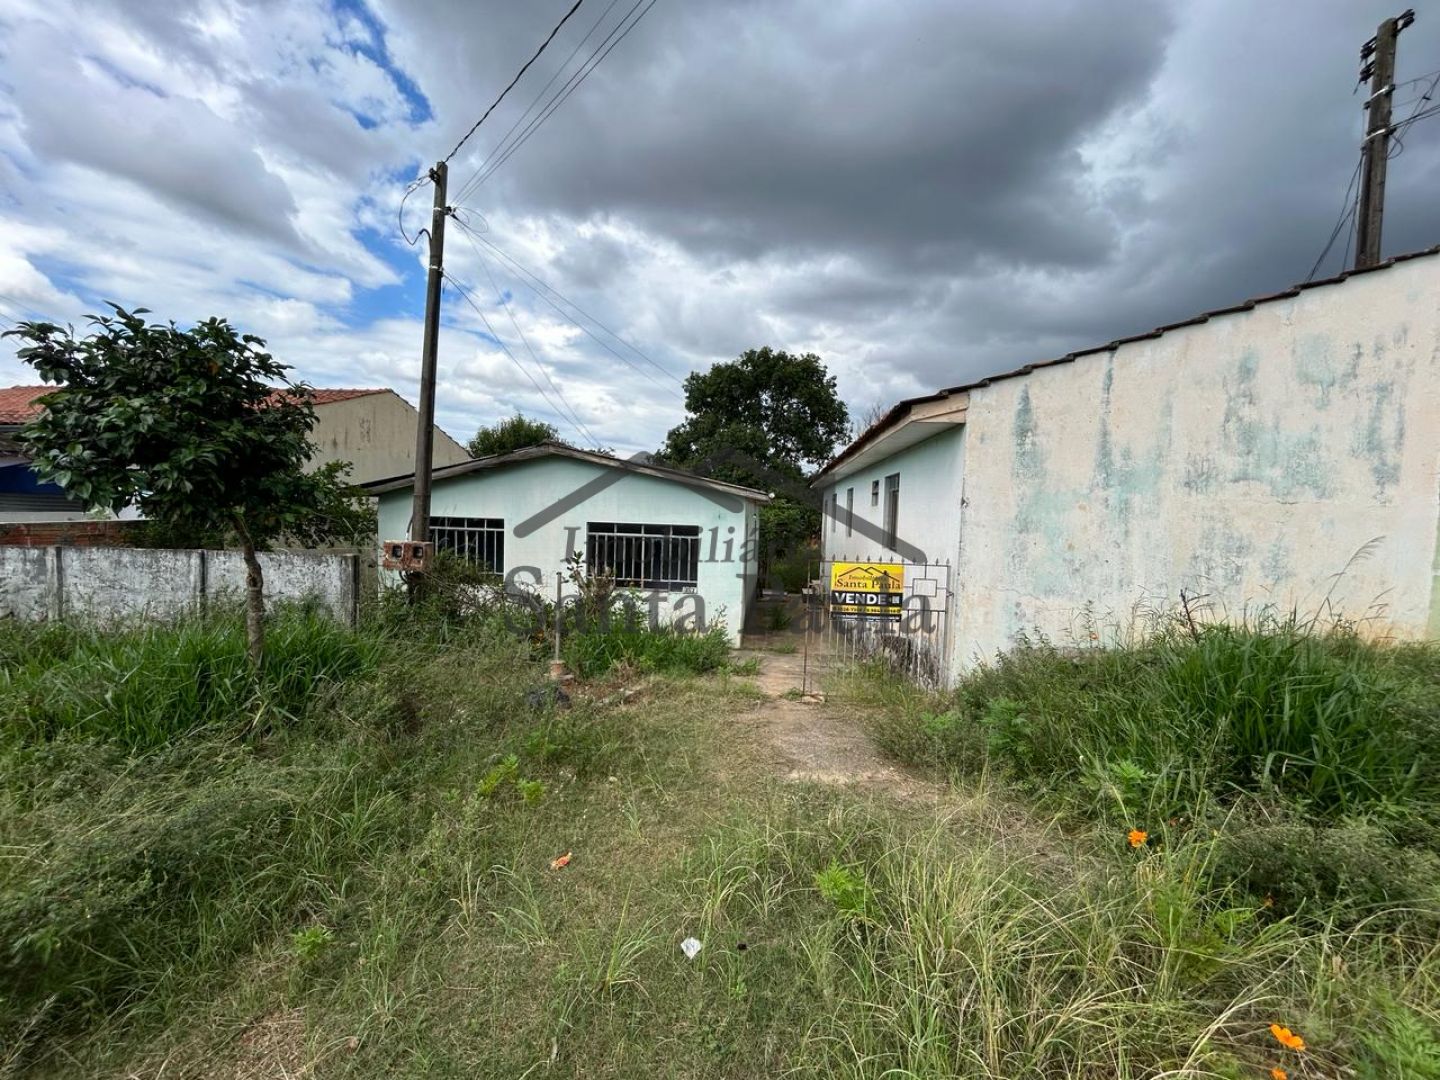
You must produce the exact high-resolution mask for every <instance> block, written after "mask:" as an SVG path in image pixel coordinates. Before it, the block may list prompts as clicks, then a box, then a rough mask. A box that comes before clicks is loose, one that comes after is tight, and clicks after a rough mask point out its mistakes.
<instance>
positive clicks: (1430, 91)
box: [1386, 71, 1440, 159]
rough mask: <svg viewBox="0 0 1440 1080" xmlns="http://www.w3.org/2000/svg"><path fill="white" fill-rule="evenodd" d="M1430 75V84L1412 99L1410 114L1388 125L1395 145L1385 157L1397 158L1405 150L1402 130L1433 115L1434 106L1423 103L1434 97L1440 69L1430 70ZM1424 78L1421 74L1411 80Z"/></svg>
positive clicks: (1439, 83)
mask: <svg viewBox="0 0 1440 1080" xmlns="http://www.w3.org/2000/svg"><path fill="white" fill-rule="evenodd" d="M1430 75H1431V76H1433V78H1430V85H1429V87H1427V88H1426V90H1425V92H1424V93H1422V94H1420V95H1419V96H1418V97H1416V98H1414V99H1413V101H1414V105H1415V107H1414V108H1413V109H1411V110H1410V115H1409V116H1407V117H1406V118H1405V119H1404V120H1401V121H1400V122H1399V123H1398V124H1392V125H1391V126H1390V135H1391V137H1392V138H1393V139H1394V140H1395V145H1394V146H1393V147H1392V148H1391V150H1390V152H1389V153H1388V154H1387V155H1386V157H1387V159H1388V158H1397V157H1399V156H1400V155H1401V154H1403V153H1404V152H1405V140H1404V139H1403V138H1401V135H1400V133H1401V132H1402V131H1404V130H1405V129H1406V128H1408V127H1409V126H1410V125H1411V124H1413V123H1415V121H1417V120H1423V119H1424V118H1425V117H1426V116H1430V115H1433V114H1434V112H1435V111H1436V109H1435V108H1434V107H1432V108H1430V109H1425V108H1424V106H1425V103H1426V102H1428V101H1430V100H1432V99H1433V98H1434V97H1435V88H1436V87H1437V86H1440V71H1436V72H1431V73H1430ZM1425 78H1427V76H1424V75H1422V76H1420V78H1419V79H1412V80H1411V81H1412V82H1420V81H1421V80H1423V79H1425ZM1406 104H1410V102H1406Z"/></svg>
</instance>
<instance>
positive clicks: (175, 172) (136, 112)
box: [7, 28, 304, 250]
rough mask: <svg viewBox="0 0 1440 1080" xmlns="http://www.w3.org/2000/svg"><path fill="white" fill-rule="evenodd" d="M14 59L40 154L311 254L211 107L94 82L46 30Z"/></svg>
mask: <svg viewBox="0 0 1440 1080" xmlns="http://www.w3.org/2000/svg"><path fill="white" fill-rule="evenodd" d="M7 52H8V61H9V63H8V68H9V74H10V80H11V84H12V86H13V100H14V102H15V104H16V106H17V107H18V109H19V111H20V114H21V116H22V118H23V122H24V125H25V129H26V131H27V133H28V141H29V145H30V148H31V150H32V151H33V152H34V153H36V154H38V155H41V156H42V157H45V158H48V159H51V160H58V161H68V162H73V163H74V164H77V165H83V166H87V167H89V168H92V169H96V170H98V171H100V172H103V173H108V174H110V175H112V176H116V177H122V178H124V179H126V180H130V181H133V182H134V183H137V184H139V185H140V186H141V187H144V188H146V189H148V190H150V191H152V192H154V193H155V194H157V195H158V196H160V197H161V198H163V199H166V200H168V201H171V202H174V203H176V204H178V205H181V206H185V207H188V208H189V209H191V210H193V211H195V212H197V213H199V214H202V215H204V216H206V217H208V218H210V219H211V220H213V221H216V222H219V223H221V224H225V225H229V226H232V227H238V228H242V229H244V230H247V231H252V232H255V233H259V234H261V235H265V236H268V237H270V238H271V239H272V240H274V241H277V242H279V243H281V244H283V245H287V246H290V247H291V248H292V249H295V250H301V249H303V248H304V244H303V242H302V241H301V240H300V237H299V236H298V234H297V233H296V232H295V229H294V227H293V225H292V224H291V221H290V217H291V215H292V214H294V213H295V203H294V201H293V200H292V198H291V196H290V191H289V189H288V188H287V187H286V186H285V184H284V182H283V181H282V180H281V179H280V178H279V177H278V176H276V175H274V174H273V173H271V172H270V171H269V170H268V169H267V168H266V167H265V164H264V162H263V161H262V160H261V159H260V156H259V155H258V154H257V153H256V152H255V151H254V150H252V149H250V148H249V147H248V146H247V145H245V141H244V140H242V138H241V135H240V132H238V131H237V129H236V128H235V127H234V126H233V125H232V124H230V123H228V122H227V121H225V120H223V119H222V118H221V117H219V116H217V115H216V114H215V113H214V112H213V111H211V110H210V109H209V108H208V107H206V106H205V105H204V104H202V103H200V102H198V101H194V100H188V99H185V98H180V97H162V96H160V95H157V94H156V93H154V92H153V91H152V90H150V89H146V88H142V87H138V86H131V85H124V84H122V83H120V82H118V81H115V80H112V79H106V78H104V77H101V76H96V77H90V76H88V75H87V74H86V72H85V71H84V70H83V69H82V68H81V66H80V64H79V62H78V60H77V59H76V58H75V57H74V56H73V55H72V54H71V53H70V52H69V51H68V48H67V45H66V43H65V42H64V40H63V39H61V38H60V37H59V36H58V35H56V34H54V33H52V32H51V31H49V30H44V29H38V28H23V29H22V30H21V31H20V32H18V33H17V34H16V35H14V37H12V39H11V43H10V46H9V48H8V50H7Z"/></svg>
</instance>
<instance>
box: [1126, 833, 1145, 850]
mask: <svg viewBox="0 0 1440 1080" xmlns="http://www.w3.org/2000/svg"><path fill="white" fill-rule="evenodd" d="M1126 839H1128V840H1129V841H1130V846H1131V847H1144V846H1145V843H1146V841H1147V840H1149V839H1150V834H1149V833H1147V832H1146V831H1145V830H1144V829H1131V830H1130V835H1129V836H1128V837H1127V838H1126Z"/></svg>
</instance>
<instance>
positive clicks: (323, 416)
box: [310, 387, 470, 484]
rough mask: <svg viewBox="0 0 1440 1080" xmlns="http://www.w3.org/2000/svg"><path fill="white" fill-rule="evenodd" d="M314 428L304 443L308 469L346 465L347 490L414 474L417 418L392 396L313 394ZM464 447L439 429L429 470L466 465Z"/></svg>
mask: <svg viewBox="0 0 1440 1080" xmlns="http://www.w3.org/2000/svg"><path fill="white" fill-rule="evenodd" d="M314 395H315V416H316V418H317V422H316V424H315V430H314V431H313V432H312V433H311V435H310V438H311V439H312V440H313V441H314V443H315V448H316V449H315V453H314V455H312V456H311V458H310V464H311V466H312V467H313V466H318V465H324V464H327V463H329V462H331V461H348V462H350V465H351V469H350V475H349V477H348V479H349V481H350V483H352V484H368V483H370V482H371V481H374V480H383V479H385V478H386V477H390V476H398V475H400V474H401V473H405V472H414V470H415V432H416V428H417V427H418V426H419V421H420V414H419V412H417V411H416V409H415V406H413V405H411V404H410V403H409V402H408V401H406V400H405V399H404V398H402V397H401V396H400V395H399V394H397V393H395V391H394V390H388V389H385V388H384V387H376V388H371V389H363V390H324V389H318V390H316V391H315V392H314ZM469 459H470V455H469V454H468V453H467V452H466V450H465V447H463V446H461V445H460V444H459V443H458V442H456V441H455V440H454V439H452V438H451V437H450V436H449V435H447V434H445V432H443V431H441V430H440V428H439V427H436V428H435V435H434V462H435V468H437V469H438V468H441V467H442V466H445V465H456V464H458V463H460V462H462V461H468V460H469Z"/></svg>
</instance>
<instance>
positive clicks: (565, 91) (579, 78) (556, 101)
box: [475, 0, 656, 188]
mask: <svg viewBox="0 0 1440 1080" xmlns="http://www.w3.org/2000/svg"><path fill="white" fill-rule="evenodd" d="M642 2H644V0H636V2H635V4H634V5H633V6H632V7H631V8H630V10H629V11H628V12H626V13H625V16H624V17H623V18H622V19H621V20H620V22H619V23H618V24H617V25H616V27H615V30H619V29H620V27H621V26H625V20H626V19H629V18H630V15H631V14H633V13H634V11H635V9H636V8H637V7H639V6H640V4H641V3H642ZM655 3H656V0H649V3H647V4H645V7H644V8H643V9H642V10H641V11H640V14H639V15H636V16H635V19H634V21H632V22H631V23H630V24H629V25H628V26H625V29H624V31H622V32H621V33H620V36H619V37H616V38H615V40H614V41H613V42H611V43H610V45H609V46H608V47H606V45H605V42H606V41H610V38H611V37H614V35H615V30H612V31H610V35H609V36H607V37H606V38H605V41H602V42H601V43H600V48H604V50H605V51H604V52H599V48H597V50H596V52H597V53H598V54H599V55H598V56H595V54H592V57H594V59H593V60H592V61H591V62H590V66H589V67H584V68H582V69H581V70H580V71H579V72H577V73H576V75H575V76H572V81H571V83H570V84H569V85H568V87H566V88H562V92H559V93H558V94H557V95H556V97H555V98H552V99H551V103H549V104H547V106H546V108H545V110H544V111H543V112H542V113H541V114H540V115H539V116H537V117H536V118H535V119H534V120H532V121H531V122H530V124H529V125H528V126H527V127H526V129H525V130H524V131H523V132H521V133H520V136H519V137H518V138H517V139H516V140H515V141H514V143H512V144H511V145H510V147H509V148H508V149H507V150H506V151H505V152H504V154H502V155H501V156H500V158H499V160H497V161H496V162H495V164H493V165H488V166H487V167H486V169H485V172H484V173H483V174H482V175H481V176H480V178H479V179H478V180H477V181H476V182H475V187H477V188H478V187H480V186H481V185H482V184H484V183H485V181H486V180H488V179H490V177H491V176H493V175H494V174H495V172H496V171H497V170H499V168H500V167H501V166H502V165H504V164H505V162H507V161H509V160H510V158H511V156H512V155H514V153H515V152H516V151H517V150H519V149H520V147H522V146H524V145H525V143H527V142H528V141H529V140H530V138H531V136H533V135H534V134H535V132H536V131H538V130H539V129H540V127H541V125H543V124H544V123H545V121H546V120H548V119H550V117H551V116H553V115H554V114H555V113H556V112H557V111H558V110H559V108H560V106H562V105H564V104H565V102H566V101H568V100H569V99H570V95H571V94H573V93H574V92H575V91H576V90H578V89H579V88H580V84H581V83H583V82H584V81H585V80H586V79H588V78H589V77H590V74H591V73H592V72H593V71H594V70H595V69H596V68H597V67H599V66H600V65H601V64H602V63H603V62H604V61H605V58H606V57H607V56H609V55H610V53H611V52H613V51H614V49H615V47H616V46H617V45H619V44H620V42H622V41H624V40H625V38H627V37H628V36H629V35H630V31H632V30H634V29H635V27H637V26H639V25H640V20H641V19H643V18H645V16H646V15H648V14H649V13H650V9H651V8H653V7H654V6H655Z"/></svg>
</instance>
